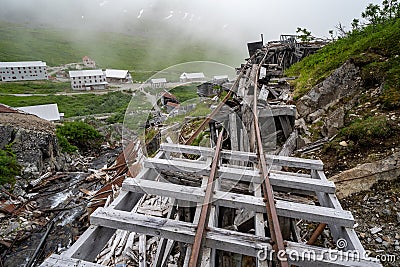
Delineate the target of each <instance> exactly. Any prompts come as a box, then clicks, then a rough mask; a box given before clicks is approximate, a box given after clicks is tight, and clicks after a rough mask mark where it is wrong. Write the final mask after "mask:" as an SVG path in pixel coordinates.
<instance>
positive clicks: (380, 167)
mask: <svg viewBox="0 0 400 267" xmlns="http://www.w3.org/2000/svg"><path fill="white" fill-rule="evenodd" d="M399 177H400V152H395V153H394V154H393V155H391V156H389V157H387V158H386V159H382V160H379V161H375V162H372V163H365V164H362V165H359V166H357V167H355V168H353V169H350V170H346V171H344V172H341V173H339V174H337V175H335V176H332V177H330V178H329V180H331V181H333V182H334V183H335V185H336V189H337V191H336V195H337V196H338V197H339V198H344V197H347V196H349V195H351V194H353V193H356V192H360V191H364V190H368V189H370V188H371V187H372V185H374V184H375V183H377V182H378V181H382V180H386V181H390V180H395V179H397V178H399Z"/></svg>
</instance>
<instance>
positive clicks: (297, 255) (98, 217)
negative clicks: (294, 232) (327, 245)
mask: <svg viewBox="0 0 400 267" xmlns="http://www.w3.org/2000/svg"><path fill="white" fill-rule="evenodd" d="M91 222H92V223H93V224H96V225H103V226H106V227H113V228H118V229H122V230H127V231H133V232H138V233H143V234H147V235H151V236H160V237H164V238H168V239H174V240H176V241H178V242H184V243H189V244H192V243H193V241H194V235H195V228H196V224H193V223H187V222H182V221H175V220H171V219H164V218H158V217H151V216H146V215H141V214H132V213H129V212H125V211H116V210H107V209H104V208H99V209H97V210H96V211H95V212H94V213H93V214H92V216H91ZM270 241H271V240H270V239H269V238H267V237H265V238H263V237H259V236H255V235H250V234H244V233H240V232H235V231H230V230H226V229H221V228H214V227H209V231H208V232H207V234H206V242H205V246H206V247H210V248H215V249H220V250H223V251H228V252H233V253H239V254H243V255H249V256H252V257H257V256H259V255H260V250H261V249H262V250H263V251H264V252H265V253H266V255H267V257H266V258H267V259H270V258H269V257H268V256H269V255H272V254H271V250H272V247H271V245H270V243H269V242H270ZM286 244H287V249H286V251H287V254H288V255H289V257H288V259H289V263H291V264H295V265H297V266H360V267H361V266H371V267H372V266H373V267H375V266H381V265H380V264H379V263H376V262H373V261H370V260H371V259H362V258H361V259H353V258H351V257H350V258H340V255H341V252H340V251H333V250H331V251H330V254H328V253H327V249H323V248H319V247H315V246H308V245H304V244H300V243H295V242H286ZM290 255H293V256H292V257H290ZM310 255H313V256H311V257H312V258H311V259H310ZM329 257H334V258H338V260H336V261H333V260H332V258H331V259H329ZM322 264H323V265H322Z"/></svg>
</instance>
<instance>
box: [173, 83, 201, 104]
mask: <svg viewBox="0 0 400 267" xmlns="http://www.w3.org/2000/svg"><path fill="white" fill-rule="evenodd" d="M196 85H198V84H190V85H181V86H177V87H175V88H173V89H171V90H170V91H169V92H170V93H171V94H173V95H175V96H176V97H177V98H178V100H179V102H180V103H183V102H185V101H187V100H190V99H193V98H198V95H197V87H196Z"/></svg>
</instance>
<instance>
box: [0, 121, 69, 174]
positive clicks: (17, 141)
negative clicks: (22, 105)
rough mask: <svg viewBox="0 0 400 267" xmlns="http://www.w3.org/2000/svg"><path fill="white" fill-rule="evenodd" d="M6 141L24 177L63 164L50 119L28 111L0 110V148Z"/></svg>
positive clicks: (63, 159)
mask: <svg viewBox="0 0 400 267" xmlns="http://www.w3.org/2000/svg"><path fill="white" fill-rule="evenodd" d="M8 144H12V145H11V148H12V150H13V151H14V152H15V153H16V155H17V160H18V162H19V164H20V165H21V166H22V167H23V170H22V176H23V177H24V178H28V179H29V178H37V175H39V174H41V173H43V172H45V171H48V170H52V171H60V170H64V168H65V157H64V155H63V154H62V153H61V152H60V149H59V146H58V141H57V137H56V134H55V127H54V124H53V123H51V122H48V121H46V120H43V119H40V118H38V117H36V116H34V115H29V114H21V113H0V149H3V148H4V147H5V146H6V145H8Z"/></svg>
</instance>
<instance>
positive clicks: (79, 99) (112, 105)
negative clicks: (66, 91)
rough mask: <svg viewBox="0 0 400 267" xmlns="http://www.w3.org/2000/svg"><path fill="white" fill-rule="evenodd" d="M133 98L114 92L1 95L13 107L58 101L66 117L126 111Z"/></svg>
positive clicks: (1, 99)
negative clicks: (102, 93) (103, 93)
mask: <svg viewBox="0 0 400 267" xmlns="http://www.w3.org/2000/svg"><path fill="white" fill-rule="evenodd" d="M130 100H131V95H130V94H125V93H122V92H112V93H108V94H105V95H94V94H82V95H72V96H61V95H60V96H56V95H49V96H46V97H43V96H26V97H19V96H4V95H0V103H3V104H6V105H9V106H11V107H23V106H30V105H42V104H52V103H57V104H58V109H59V110H60V112H64V113H65V117H66V118H68V117H74V116H84V115H92V114H101V113H114V112H117V113H118V112H119V113H124V112H125V110H126V108H127V106H128V104H129V102H130Z"/></svg>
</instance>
